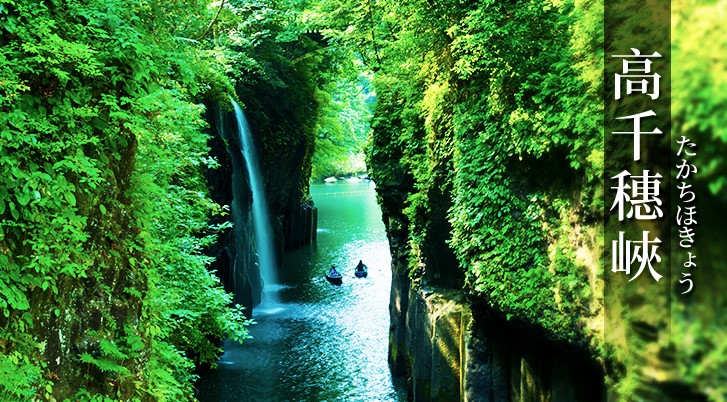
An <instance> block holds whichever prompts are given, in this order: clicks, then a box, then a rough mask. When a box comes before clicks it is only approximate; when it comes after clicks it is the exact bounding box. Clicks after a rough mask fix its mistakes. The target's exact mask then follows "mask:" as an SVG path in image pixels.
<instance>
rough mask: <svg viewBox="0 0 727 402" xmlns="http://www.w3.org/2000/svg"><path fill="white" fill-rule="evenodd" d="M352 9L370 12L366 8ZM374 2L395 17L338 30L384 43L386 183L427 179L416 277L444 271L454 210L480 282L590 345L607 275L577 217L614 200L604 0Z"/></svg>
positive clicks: (418, 207) (378, 128)
mask: <svg viewBox="0 0 727 402" xmlns="http://www.w3.org/2000/svg"><path fill="white" fill-rule="evenodd" d="M339 6H340V7H339V8H337V9H336V10H339V12H347V13H349V14H350V15H357V17H355V18H354V22H355V21H356V18H360V19H365V18H366V17H365V15H364V14H365V12H366V10H362V9H359V8H356V7H353V8H352V9H348V8H347V6H343V5H339ZM362 7H365V6H362ZM368 7H373V9H375V10H377V12H378V13H380V14H381V15H384V16H385V17H384V19H383V21H382V23H381V24H378V25H375V26H372V25H371V24H372V23H371V22H368V23H365V24H364V23H362V24H358V25H357V26H356V27H355V29H352V28H349V29H348V31H347V32H350V31H352V32H353V33H351V34H350V35H345V34H340V35H339V36H335V35H332V36H334V37H336V38H344V39H348V40H349V41H351V42H354V43H356V44H363V45H368V49H367V52H368V54H378V55H380V56H381V57H380V58H379V59H378V62H377V63H373V62H371V60H372V57H368V59H367V60H368V61H369V66H370V67H371V68H373V69H375V71H376V77H375V80H374V84H375V87H376V88H377V95H378V98H379V99H378V101H379V102H378V104H377V106H376V110H375V112H374V117H373V122H372V127H373V130H374V134H373V144H374V145H373V149H372V150H371V154H370V155H369V158H370V160H371V162H372V164H373V169H374V171H373V177H374V179H375V180H376V181H377V183H378V184H379V185H382V184H383V185H387V186H388V185H390V184H394V183H397V184H398V186H400V188H401V187H403V188H404V189H406V188H407V187H406V185H407V184H406V183H408V182H409V180H411V187H410V188H409V189H408V197H407V199H406V208H405V209H404V211H403V212H404V215H405V216H406V218H407V221H408V224H409V227H408V237H409V238H408V240H409V249H410V251H411V254H410V264H409V268H410V271H411V276H412V277H413V279H415V280H417V281H418V280H421V278H423V277H426V276H427V275H426V272H427V270H434V271H435V272H436V271H437V270H439V271H442V270H444V268H442V267H435V266H431V263H430V262H429V261H430V260H431V259H432V258H433V257H434V255H433V254H436V253H441V252H440V251H437V248H436V246H434V245H433V244H434V242H436V240H435V237H434V236H433V233H434V232H435V231H437V230H441V228H442V227H443V226H442V224H440V223H437V221H438V220H439V219H446V221H447V223H448V224H449V225H451V229H450V230H449V233H448V237H447V238H448V245H449V247H450V248H451V250H452V251H453V252H454V254H455V255H456V257H457V259H458V260H459V263H460V266H461V267H462V268H464V270H465V275H466V281H467V287H468V289H469V290H470V291H471V292H473V293H475V294H477V295H479V297H483V298H485V299H486V300H487V301H488V302H489V304H490V305H491V306H492V307H493V308H495V309H496V310H498V311H500V312H502V314H504V315H507V316H508V317H516V318H517V319H520V320H525V321H528V322H533V323H538V324H540V325H541V326H543V327H544V328H545V329H547V330H548V332H549V333H550V334H551V335H552V336H554V337H562V338H564V339H568V340H572V341H579V342H584V341H585V340H586V338H587V337H588V335H589V334H588V333H586V332H585V331H584V330H583V328H582V327H583V322H582V318H581V317H583V315H584V314H583V312H584V311H585V312H588V311H589V309H590V306H589V303H590V300H591V295H592V289H591V288H590V286H589V280H588V279H589V278H588V277H589V275H591V274H590V271H589V270H590V267H587V266H586V265H585V264H586V262H585V261H582V260H579V259H578V258H576V256H575V254H576V249H575V248H574V244H573V242H574V241H581V240H583V239H581V240H578V237H579V236H581V234H579V233H578V232H576V231H574V230H573V227H574V225H576V224H584V221H585V220H588V221H590V223H587V224H586V225H593V222H594V221H595V219H594V218H596V217H599V216H601V214H602V208H603V203H602V202H601V201H600V196H601V194H602V190H601V187H602V181H601V180H602V179H601V177H600V176H601V173H600V172H601V170H602V168H603V145H602V141H603V138H602V134H601V131H602V129H601V127H602V102H601V101H600V98H601V89H602V73H601V71H602V66H601V64H602V62H601V55H602V51H601V50H600V40H599V38H600V36H601V32H600V30H601V26H602V24H601V21H602V16H601V14H600V10H599V9H598V7H597V4H593V5H581V6H575V5H574V4H573V3H571V2H565V3H561V2H550V1H541V2H535V3H533V2H519V1H513V2H505V3H503V2H494V1H485V2H480V3H476V4H474V3H473V4H469V3H468V4H461V3H456V4H455V3H450V2H444V3H438V4H436V5H432V4H429V3H426V4H425V3H424V2H420V1H406V2H398V3H396V4H392V3H389V2H370V3H368ZM333 15H337V14H335V12H333ZM349 19H350V18H349ZM331 24H332V25H333V26H335V23H331ZM367 24H368V25H367ZM364 27H367V28H368V30H364ZM339 29H341V28H339ZM371 30H375V31H376V32H374V33H371V34H370V35H368V34H367V33H368V32H369V31H371ZM364 32H367V33H366V34H365V33H364ZM374 38H376V39H375V40H374ZM344 39H341V40H344ZM374 41H376V43H374ZM542 49H547V51H546V52H544V51H543V50H542ZM576 110H577V111H578V112H577V113H574V111H576ZM402 170H403V171H405V172H406V174H407V175H410V176H409V177H410V179H407V178H406V176H402V175H401V171H402ZM578 186H580V187H578ZM576 189H577V191H579V192H580V195H579V196H578V197H574V196H573V192H574V191H576ZM385 191H386V190H385ZM442 192H444V194H445V195H444V196H442V195H441V194H442ZM448 193H451V195H452V201H451V205H450V207H449V209H448V212H446V217H443V218H440V217H439V216H440V214H441V212H439V210H441V205H442V203H443V201H442V199H443V198H446V197H447V195H446V194H448ZM594 240H595V241H596V242H597V241H598V240H597V239H590V240H588V241H594ZM588 263H590V264H593V261H590V262H588ZM441 275H445V273H444V272H442V273H441ZM588 314H590V313H586V315H588Z"/></svg>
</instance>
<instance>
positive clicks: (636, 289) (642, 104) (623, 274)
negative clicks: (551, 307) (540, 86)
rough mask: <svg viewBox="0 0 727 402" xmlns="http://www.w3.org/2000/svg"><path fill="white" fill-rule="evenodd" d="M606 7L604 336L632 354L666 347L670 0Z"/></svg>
mask: <svg viewBox="0 0 727 402" xmlns="http://www.w3.org/2000/svg"><path fill="white" fill-rule="evenodd" d="M604 7H605V8H604V33H605V37H604V38H605V39H604V141H605V143H604V149H605V153H604V157H605V161H604V162H605V163H604V166H605V169H604V187H605V188H604V197H605V199H604V207H605V208H604V209H605V210H604V228H605V229H604V230H605V233H604V234H605V236H604V238H605V243H604V250H605V252H604V285H605V286H604V307H605V323H604V335H605V337H606V339H607V342H608V343H609V344H612V345H619V346H620V347H622V348H624V349H625V350H624V351H623V352H626V353H627V354H628V355H629V356H631V357H632V358H634V359H638V358H639V357H644V356H639V354H644V355H645V356H646V354H652V355H654V354H658V353H660V352H662V348H668V347H669V336H670V329H669V325H670V309H671V297H672V290H673V288H674V280H673V279H674V276H675V275H676V272H675V271H673V270H672V267H671V266H672V257H671V248H672V243H671V225H672V203H673V201H672V185H673V183H672V177H671V174H672V168H671V166H672V158H673V156H672V149H671V135H670V132H671V111H670V104H671V64H670V63H671V40H670V39H671V38H670V13H671V9H670V2H669V1H649V2H645V1H635V0H626V1H621V0H619V1H615V0H605V3H604ZM643 380H645V381H648V380H649V379H647V378H644V379H643Z"/></svg>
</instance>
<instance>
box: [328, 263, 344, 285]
mask: <svg viewBox="0 0 727 402" xmlns="http://www.w3.org/2000/svg"><path fill="white" fill-rule="evenodd" d="M326 280H328V282H330V283H331V284H333V285H340V284H342V283H343V275H341V273H340V272H338V270H336V267H335V266H334V265H331V267H330V268H328V272H326Z"/></svg>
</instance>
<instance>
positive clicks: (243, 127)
mask: <svg viewBox="0 0 727 402" xmlns="http://www.w3.org/2000/svg"><path fill="white" fill-rule="evenodd" d="M231 101H232V106H234V108H235V117H236V118H237V136H238V139H239V141H240V144H241V146H242V156H243V157H244V158H245V162H246V163H247V173H248V179H249V182H250V188H251V189H252V224H253V227H254V232H255V248H256V251H257V254H258V260H259V263H260V276H262V279H263V301H272V300H271V298H272V292H270V291H269V290H271V288H272V287H273V286H272V285H274V284H276V283H277V275H276V263H275V252H274V250H273V237H272V232H271V229H270V217H269V216H268V204H267V202H266V200H265V190H264V189H263V187H262V183H261V182H260V178H261V175H260V165H259V162H258V158H257V152H255V145H254V143H253V141H252V134H251V131H250V127H249V126H248V124H247V119H245V114H244V113H243V112H242V108H240V105H238V104H237V102H235V101H234V100H233V99H231Z"/></svg>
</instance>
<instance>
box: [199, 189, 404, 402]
mask: <svg viewBox="0 0 727 402" xmlns="http://www.w3.org/2000/svg"><path fill="white" fill-rule="evenodd" d="M311 195H312V196H313V200H314V202H315V204H316V206H317V207H318V240H317V241H316V242H315V243H313V244H311V245H309V246H305V247H301V248H299V249H296V250H292V251H290V252H288V253H286V254H285V255H284V258H283V264H284V269H283V270H281V271H280V272H278V278H279V281H280V285H278V286H276V288H275V289H273V291H275V293H276V298H273V299H276V302H274V303H270V302H263V304H262V305H260V306H258V307H257V308H255V310H254V318H255V320H256V321H257V324H256V325H254V326H252V327H251V333H252V335H253V336H254V339H252V340H248V341H245V342H244V344H243V345H242V346H241V345H238V344H236V343H232V342H228V343H227V344H226V345H225V354H224V355H223V356H222V358H221V359H220V361H219V367H218V369H217V370H214V371H213V372H211V373H209V374H207V375H205V376H204V378H202V380H201V381H200V384H199V396H198V397H199V399H200V400H201V401H256V402H257V401H400V400H405V399H406V398H405V397H404V396H403V394H402V393H401V387H400V386H398V385H395V384H394V382H393V381H392V377H391V373H390V371H389V367H388V364H387V353H388V336H389V310H388V306H389V294H390V290H391V269H390V263H391V256H390V254H389V245H388V241H387V239H386V232H385V230H384V225H383V223H382V221H381V211H380V209H379V207H378V205H377V204H376V199H375V191H374V188H373V184H372V183H369V182H360V183H348V182H345V181H339V182H338V183H335V184H325V185H314V186H312V188H311ZM359 260H363V262H364V263H365V264H366V265H367V266H368V268H369V277H368V278H365V279H358V278H355V277H354V274H353V272H354V268H355V266H356V264H357V263H358V261H359ZM331 264H334V265H335V266H336V267H337V268H338V270H339V272H341V273H342V274H343V284H342V285H341V286H334V285H331V284H329V283H328V282H327V281H326V279H325V278H324V276H323V274H324V272H325V271H326V269H327V267H329V266H330V265H331Z"/></svg>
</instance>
